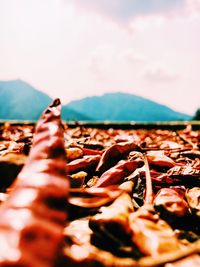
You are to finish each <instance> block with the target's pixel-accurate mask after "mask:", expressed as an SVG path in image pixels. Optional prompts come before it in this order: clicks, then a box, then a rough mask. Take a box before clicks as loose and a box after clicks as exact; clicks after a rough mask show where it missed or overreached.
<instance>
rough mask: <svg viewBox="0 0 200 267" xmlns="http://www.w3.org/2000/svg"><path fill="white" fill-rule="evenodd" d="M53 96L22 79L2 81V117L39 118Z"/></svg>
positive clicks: (0, 109) (0, 117) (13, 118)
mask: <svg viewBox="0 0 200 267" xmlns="http://www.w3.org/2000/svg"><path fill="white" fill-rule="evenodd" d="M50 102H51V98H50V97H49V96H48V95H47V94H44V93H42V92H40V91H38V90H36V89H35V88H33V87H32V86H30V85H29V84H28V83H26V82H24V81H21V80H12V81H0V119H4V120H15V119H16V120H37V119H38V117H39V116H40V114H41V112H42V111H43V110H44V109H45V108H46V106H48V105H49V103H50Z"/></svg>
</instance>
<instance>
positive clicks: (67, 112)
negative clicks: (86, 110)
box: [62, 105, 92, 121]
mask: <svg viewBox="0 0 200 267" xmlns="http://www.w3.org/2000/svg"><path fill="white" fill-rule="evenodd" d="M62 118H63V120H66V121H90V120H92V118H91V117H89V116H87V115H85V114H82V113H80V112H78V111H76V110H74V109H72V108H70V107H68V105H63V107H62Z"/></svg>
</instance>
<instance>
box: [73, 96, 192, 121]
mask: <svg viewBox="0 0 200 267" xmlns="http://www.w3.org/2000/svg"><path fill="white" fill-rule="evenodd" d="M68 107H70V108H73V109H74V110H76V111H77V112H80V113H84V114H85V115H86V116H89V117H92V118H93V120H96V121H104V120H110V121H149V122H150V121H152V122H153V121H170V120H172V121H175V120H190V119H191V117H190V116H189V115H186V114H183V113H180V112H176V111H174V110H172V109H170V108H168V107H167V106H164V105H160V104H158V103H156V102H154V101H150V100H148V99H146V98H143V97H140V96H136V95H133V94H126V93H109V94H104V95H102V96H93V97H86V98H83V99H81V100H77V101H72V102H70V103H69V104H68Z"/></svg>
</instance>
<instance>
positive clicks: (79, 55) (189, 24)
mask: <svg viewBox="0 0 200 267" xmlns="http://www.w3.org/2000/svg"><path fill="white" fill-rule="evenodd" d="M199 33H200V0H148V1H146V0H109V1H108V0H85V1H83V0H42V1H41V0H0V36H1V41H0V119H1V120H8V119H17V120H25V119H26V120H35V119H37V118H38V116H39V115H40V113H41V112H42V110H43V109H44V108H45V107H46V106H47V105H48V104H49V103H50V102H51V99H52V98H56V97H60V98H61V100H62V103H63V119H66V120H86V121H105V120H111V121H169V120H191V119H194V118H195V119H199V117H200V110H198V108H199V107H200V90H199V87H200V74H199V70H200V53H199V47H200V34H199Z"/></svg>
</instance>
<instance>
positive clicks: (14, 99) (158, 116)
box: [0, 80, 191, 122]
mask: <svg viewBox="0 0 200 267" xmlns="http://www.w3.org/2000/svg"><path fill="white" fill-rule="evenodd" d="M51 101H52V99H51V98H50V97H49V96H48V95H47V94H45V93H42V92H41V91H39V90H36V89H35V88H33V87H32V86H30V85H29V84H28V83H26V82H24V81H21V80H13V81H0V120H37V119H38V118H39V116H40V115H41V113H42V112H43V110H44V109H45V108H46V107H47V106H48V105H49V104H50V103H51ZM62 118H63V119H64V120H75V121H105V120H110V121H147V122H148V121H149V122H150V121H152V122H153V121H170V120H190V119H191V117H190V116H188V115H186V114H183V113H179V112H176V111H174V110H172V109H170V108H168V107H167V106H164V105H160V104H158V103H156V102H153V101H150V100H148V99H145V98H143V97H139V96H136V95H132V94H125V93H112V94H111V93H110V94H104V95H103V96H93V97H87V98H83V99H81V100H77V101H72V102H71V103H69V104H68V105H63V108H62Z"/></svg>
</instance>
